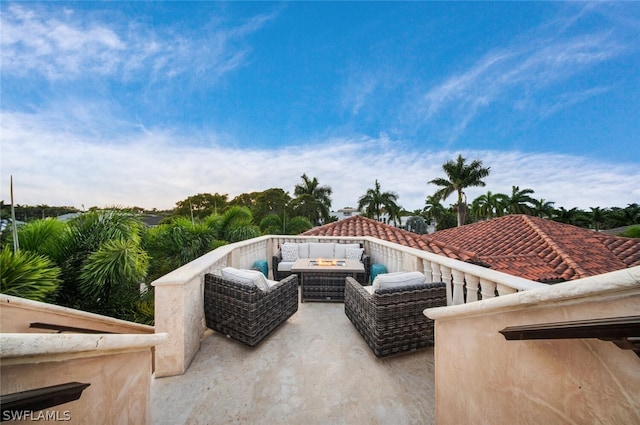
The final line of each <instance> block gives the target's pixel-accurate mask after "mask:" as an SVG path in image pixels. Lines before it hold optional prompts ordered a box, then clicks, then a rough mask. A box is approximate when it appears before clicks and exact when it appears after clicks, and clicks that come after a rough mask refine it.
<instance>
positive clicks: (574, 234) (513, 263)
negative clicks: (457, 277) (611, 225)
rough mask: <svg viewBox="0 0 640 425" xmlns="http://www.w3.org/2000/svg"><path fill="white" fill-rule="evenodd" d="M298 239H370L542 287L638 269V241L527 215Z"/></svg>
mask: <svg viewBox="0 0 640 425" xmlns="http://www.w3.org/2000/svg"><path fill="white" fill-rule="evenodd" d="M303 235H305V236H372V237H375V238H378V239H382V240H386V241H389V242H394V243H397V244H400V245H404V246H409V247H412V248H416V249H421V250H423V251H428V252H433V253H435V254H440V255H445V256H447V257H449V258H454V259H457V260H462V261H466V262H470V263H474V264H481V265H485V266H487V267H490V268H491V269H493V270H498V271H502V272H504V273H509V274H511V275H514V276H519V277H522V278H525V279H530V280H535V281H538V282H546V283H554V282H562V281H568V280H574V279H580V278H583V277H588V276H594V275H598V274H602V273H608V272H612V271H616V270H621V269H624V268H628V267H633V266H638V265H640V239H631V238H623V237H618V236H611V235H607V234H603V233H597V232H594V231H591V230H588V229H583V228H580V227H576V226H571V225H568V224H563V223H558V222H555V221H552V220H546V219H542V218H537V217H532V216H527V215H508V216H504V217H499V218H495V219H492V220H488V221H482V222H478V223H474V224H469V225H466V226H461V227H456V228H452V229H446V230H441V231H438V232H435V233H433V234H429V235H418V234H416V233H412V232H409V231H406V230H402V229H398V228H396V227H393V226H389V225H386V224H383V223H380V222H378V221H376V220H372V219H369V218H365V217H362V216H354V217H351V218H347V219H345V220H341V221H338V222H334V223H330V224H327V225H324V226H320V227H317V228H314V229H311V230H309V231H307V232H305V233H303Z"/></svg>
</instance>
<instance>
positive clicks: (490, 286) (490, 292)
mask: <svg viewBox="0 0 640 425" xmlns="http://www.w3.org/2000/svg"><path fill="white" fill-rule="evenodd" d="M480 291H482V299H483V300H486V299H489V298H493V297H495V296H496V283H495V282H492V281H490V280H487V279H484V278H480Z"/></svg>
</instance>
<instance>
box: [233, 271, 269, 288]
mask: <svg viewBox="0 0 640 425" xmlns="http://www.w3.org/2000/svg"><path fill="white" fill-rule="evenodd" d="M222 276H224V277H226V278H228V279H233V280H235V281H237V282H239V283H242V284H244V285H248V286H252V285H255V286H256V287H257V288H258V289H260V290H261V291H268V290H269V285H268V284H267V278H266V277H264V274H263V273H262V272H261V271H259V270H242V269H236V268H235V267H225V268H223V269H222Z"/></svg>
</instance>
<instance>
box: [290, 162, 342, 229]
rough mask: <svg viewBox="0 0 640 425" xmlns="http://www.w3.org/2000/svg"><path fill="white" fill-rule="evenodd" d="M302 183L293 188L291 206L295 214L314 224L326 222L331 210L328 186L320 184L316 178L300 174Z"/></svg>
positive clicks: (330, 191)
mask: <svg viewBox="0 0 640 425" xmlns="http://www.w3.org/2000/svg"><path fill="white" fill-rule="evenodd" d="M301 178H302V183H299V184H297V185H296V186H295V188H294V189H293V194H294V195H295V196H296V200H295V201H294V205H293V208H294V210H295V211H296V215H300V216H303V217H306V218H308V219H309V221H310V222H311V223H313V224H315V225H318V224H321V223H324V222H327V221H328V220H329V213H330V212H331V193H332V192H333V191H332V190H331V188H330V187H329V186H320V183H319V182H318V179H317V178H315V177H314V178H312V179H310V178H309V177H307V175H306V174H302V176H301Z"/></svg>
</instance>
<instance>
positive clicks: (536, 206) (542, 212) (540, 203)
mask: <svg viewBox="0 0 640 425" xmlns="http://www.w3.org/2000/svg"><path fill="white" fill-rule="evenodd" d="M553 204H555V202H551V201H547V200H546V199H539V200H537V199H534V200H533V212H534V215H535V216H536V217H540V218H551V217H553V215H554V214H555V209H554V208H553Z"/></svg>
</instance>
